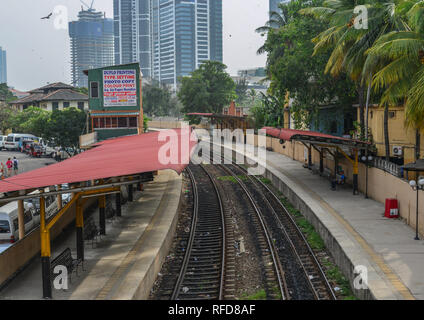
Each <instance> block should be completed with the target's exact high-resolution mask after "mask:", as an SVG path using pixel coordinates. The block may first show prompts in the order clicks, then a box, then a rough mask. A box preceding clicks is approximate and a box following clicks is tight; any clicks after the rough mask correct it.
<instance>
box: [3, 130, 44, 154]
mask: <svg viewBox="0 0 424 320" xmlns="http://www.w3.org/2000/svg"><path fill="white" fill-rule="evenodd" d="M35 140H38V138H37V137H36V136H34V135H32V134H24V133H11V134H9V135H8V136H7V138H6V142H5V143H4V147H5V148H6V150H17V151H19V149H20V147H21V146H22V141H35Z"/></svg>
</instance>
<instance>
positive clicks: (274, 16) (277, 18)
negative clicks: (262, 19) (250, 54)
mask: <svg viewBox="0 0 424 320" xmlns="http://www.w3.org/2000/svg"><path fill="white" fill-rule="evenodd" d="M279 8H280V10H281V14H280V13H278V12H276V11H272V12H271V13H270V19H269V20H268V21H267V22H266V23H265V25H264V26H262V27H259V28H257V29H256V30H255V31H256V32H257V33H260V34H261V35H262V36H264V35H265V34H266V33H268V32H270V31H271V30H278V29H280V28H282V27H284V26H285V25H286V24H287V18H286V17H287V7H286V6H284V5H282V4H280V5H279ZM265 52H266V44H264V45H263V46H261V47H260V48H259V49H258V50H257V51H256V54H258V55H260V54H264V53H265Z"/></svg>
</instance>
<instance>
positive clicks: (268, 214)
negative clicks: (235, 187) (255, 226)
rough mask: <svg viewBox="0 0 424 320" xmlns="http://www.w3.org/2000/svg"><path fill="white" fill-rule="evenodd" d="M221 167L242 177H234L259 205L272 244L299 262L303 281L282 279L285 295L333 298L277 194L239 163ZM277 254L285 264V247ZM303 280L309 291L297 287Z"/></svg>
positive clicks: (320, 271)
mask: <svg viewBox="0 0 424 320" xmlns="http://www.w3.org/2000/svg"><path fill="white" fill-rule="evenodd" d="M224 167H225V168H226V170H227V172H228V173H230V174H232V175H233V176H234V177H243V179H240V178H238V179H237V180H238V182H239V183H240V184H242V185H243V186H244V188H245V189H246V192H248V193H250V195H251V197H252V198H253V199H254V201H255V202H256V204H257V206H258V207H260V208H261V210H262V214H263V219H264V221H265V223H266V224H267V225H268V226H269V227H270V229H272V231H271V232H270V233H273V234H274V241H275V242H276V245H278V247H279V248H286V249H287V247H288V248H290V251H291V253H292V257H293V258H294V259H296V260H297V261H298V263H299V265H300V270H301V271H302V272H303V274H304V279H303V281H302V280H299V279H297V280H296V281H293V280H294V279H289V278H286V282H287V284H288V286H289V288H288V290H289V292H291V294H290V297H289V298H292V299H316V300H335V299H336V296H335V294H334V292H333V290H332V288H331V285H330V284H329V282H328V280H327V277H326V276H325V273H324V271H323V270H322V268H321V266H320V264H319V262H318V260H317V259H316V257H315V254H314V253H313V251H312V249H311V247H310V246H309V244H308V242H307V240H306V239H305V237H304V236H303V234H302V232H301V231H300V229H299V228H298V226H297V224H296V223H295V221H294V220H293V218H292V217H291V215H290V214H289V212H288V211H287V209H286V208H285V207H284V205H283V204H282V203H281V201H280V200H279V199H278V197H277V196H276V195H275V194H274V193H273V192H272V191H271V189H269V188H268V186H266V185H265V184H264V183H263V182H262V181H261V180H260V179H258V178H257V177H254V176H249V175H247V172H246V171H245V170H244V169H243V168H241V167H240V166H237V165H234V164H231V165H224ZM281 233H282V234H283V235H284V238H285V239H284V240H285V241H284V242H283V239H281V238H277V237H278V235H279V234H281ZM278 242H280V243H278ZM283 251H285V252H283ZM279 253H280V255H279V258H280V259H281V260H282V263H283V262H284V261H286V263H285V265H286V267H287V266H288V263H287V262H288V261H287V259H290V256H289V255H288V252H287V250H279ZM283 268H284V263H283ZM285 271H286V272H285V274H286V276H288V277H290V275H289V273H290V274H293V270H291V271H290V270H285ZM304 280H306V282H307V286H308V287H309V289H310V290H309V293H308V292H307V291H306V290H301V289H300V288H299V286H302V282H305V281H304ZM304 289H305V288H304ZM311 294H312V296H311Z"/></svg>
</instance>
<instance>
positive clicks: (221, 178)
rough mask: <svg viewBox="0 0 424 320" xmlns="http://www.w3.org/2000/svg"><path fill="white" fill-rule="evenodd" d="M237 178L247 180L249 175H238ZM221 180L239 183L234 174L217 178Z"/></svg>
mask: <svg viewBox="0 0 424 320" xmlns="http://www.w3.org/2000/svg"><path fill="white" fill-rule="evenodd" d="M237 178H239V179H240V180H241V181H247V177H246V176H237ZM217 179H218V180H220V181H230V182H232V183H238V182H237V180H236V178H234V177H233V176H221V177H218V178H217Z"/></svg>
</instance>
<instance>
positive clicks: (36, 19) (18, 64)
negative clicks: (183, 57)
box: [0, 0, 269, 90]
mask: <svg viewBox="0 0 424 320" xmlns="http://www.w3.org/2000/svg"><path fill="white" fill-rule="evenodd" d="M85 2H86V3H91V0H85ZM57 6H65V7H66V8H67V11H68V17H69V18H68V19H69V21H72V20H76V18H77V14H78V11H79V10H80V9H81V2H80V0H0V24H1V25H0V47H2V48H3V49H5V50H6V51H7V61H8V63H7V67H8V70H7V76H8V84H9V85H10V86H13V87H15V88H16V89H19V90H30V89H34V88H37V87H40V86H42V85H45V84H46V83H47V82H50V83H53V82H56V81H63V82H65V83H69V82H70V81H71V80H70V79H71V76H70V52H69V51H70V49H69V35H68V30H64V29H57V28H55V23H54V20H55V19H54V17H52V19H50V20H41V19H40V18H41V17H44V16H46V15H48V14H49V13H50V12H52V11H53V10H54V8H55V7H56V9H58V7H57ZM94 8H95V9H96V10H97V11H104V12H106V15H107V17H108V18H113V1H112V0H96V1H95V2H94ZM268 10H269V9H268V0H223V11H224V35H223V36H224V63H225V64H226V65H227V66H228V70H227V71H228V72H229V73H230V74H236V73H237V70H239V69H242V68H251V67H259V66H264V65H265V60H266V57H265V56H264V55H262V56H257V55H256V50H257V48H259V47H260V46H261V45H262V44H263V41H264V38H262V37H261V36H260V35H259V34H256V33H255V32H254V30H255V29H256V28H257V27H259V26H262V25H263V24H264V23H265V22H266V21H267V12H268ZM56 22H57V21H56ZM59 22H60V21H59Z"/></svg>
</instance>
